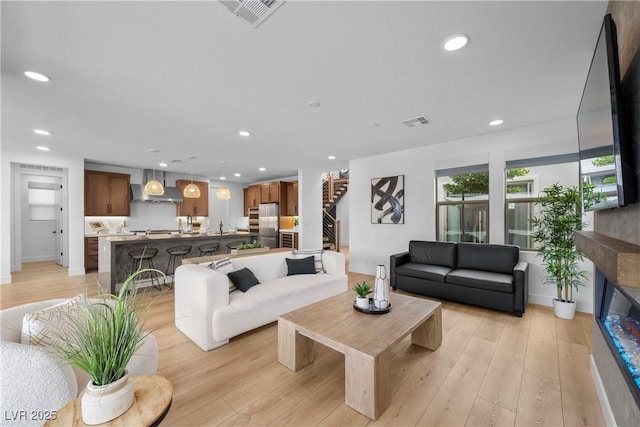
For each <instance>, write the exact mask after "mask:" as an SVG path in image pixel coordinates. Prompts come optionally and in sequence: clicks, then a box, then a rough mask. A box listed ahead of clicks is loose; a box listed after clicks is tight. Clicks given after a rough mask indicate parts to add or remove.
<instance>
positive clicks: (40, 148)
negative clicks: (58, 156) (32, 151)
mask: <svg viewBox="0 0 640 427" xmlns="http://www.w3.org/2000/svg"><path fill="white" fill-rule="evenodd" d="M36 148H37V149H38V150H40V151H50V150H51V148H49V147H45V146H44V145H38V146H37V147H36Z"/></svg>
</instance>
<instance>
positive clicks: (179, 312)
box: [174, 252, 347, 351]
mask: <svg viewBox="0 0 640 427" xmlns="http://www.w3.org/2000/svg"><path fill="white" fill-rule="evenodd" d="M291 257H292V253H291V252H278V253H268V254H262V255H254V256H246V257H241V258H233V259H232V260H231V261H232V263H233V269H234V270H239V269H241V268H243V267H246V268H248V269H249V270H251V271H252V272H253V273H254V275H255V276H256V277H257V279H258V280H259V281H260V284H259V285H256V286H254V287H252V288H250V289H249V290H248V291H247V292H242V291H240V290H235V291H233V292H229V278H228V277H227V276H226V275H225V274H223V273H221V272H218V271H215V270H212V269H210V268H209V267H207V266H206V265H203V264H201V265H198V264H184V265H181V266H180V267H178V268H177V269H176V276H175V278H176V280H175V285H174V288H175V320H176V327H177V328H178V329H180V330H181V331H182V332H183V333H184V334H185V335H186V336H188V337H189V338H190V339H191V340H192V341H193V342H194V343H196V344H197V345H198V346H199V347H200V348H202V349H203V350H205V351H208V350H212V349H214V348H216V347H219V346H221V345H224V344H226V343H228V342H229V338H231V337H234V336H236V335H239V334H242V333H244V332H247V331H250V330H252V329H255V328H257V327H259V326H262V325H266V324H267V323H271V322H274V321H276V320H277V319H278V316H280V315H281V314H284V313H288V312H289V311H292V310H296V309H298V308H301V307H304V306H306V305H309V304H312V303H314V302H316V301H320V300H322V299H325V298H328V297H331V296H333V295H336V294H339V293H342V292H345V291H346V290H347V275H346V273H345V259H344V255H343V254H341V253H338V252H324V253H323V254H322V258H323V264H324V269H325V271H326V273H318V274H300V275H294V276H287V271H288V270H287V263H286V261H285V259H286V258H291Z"/></svg>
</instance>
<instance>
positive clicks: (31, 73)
mask: <svg viewBox="0 0 640 427" xmlns="http://www.w3.org/2000/svg"><path fill="white" fill-rule="evenodd" d="M24 75H25V76H27V77H29V78H30V79H33V80H36V81H38V82H48V81H49V80H50V79H49V77H47V76H45V75H44V74H40V73H36V72H35V71H25V72H24Z"/></svg>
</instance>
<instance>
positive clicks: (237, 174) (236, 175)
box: [233, 172, 242, 177]
mask: <svg viewBox="0 0 640 427" xmlns="http://www.w3.org/2000/svg"><path fill="white" fill-rule="evenodd" d="M233 176H235V177H239V176H242V175H240V174H239V173H238V172H236V173H234V174H233Z"/></svg>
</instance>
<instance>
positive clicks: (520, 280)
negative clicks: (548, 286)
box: [513, 261, 529, 315]
mask: <svg viewBox="0 0 640 427" xmlns="http://www.w3.org/2000/svg"><path fill="white" fill-rule="evenodd" d="M513 285H514V286H515V292H514V299H515V300H514V312H516V314H520V315H522V313H524V311H525V309H526V308H527V302H528V301H529V263H528V262H525V261H520V262H518V263H517V264H516V266H515V267H513Z"/></svg>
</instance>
